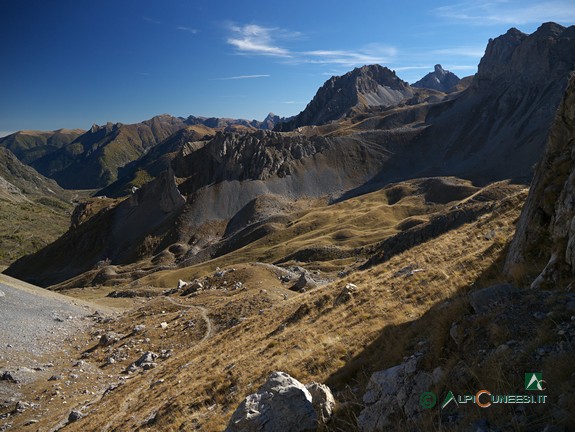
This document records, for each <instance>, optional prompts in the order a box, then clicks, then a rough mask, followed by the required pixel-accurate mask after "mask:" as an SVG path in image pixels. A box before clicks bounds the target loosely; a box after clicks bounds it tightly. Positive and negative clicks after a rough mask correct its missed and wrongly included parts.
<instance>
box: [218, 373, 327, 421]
mask: <svg viewBox="0 0 575 432" xmlns="http://www.w3.org/2000/svg"><path fill="white" fill-rule="evenodd" d="M317 428H318V416H317V414H316V411H315V409H314V406H313V403H312V395H311V394H310V392H309V390H308V389H306V387H305V386H304V385H303V384H302V383H300V382H299V381H297V380H296V379H294V378H292V377H291V376H289V375H288V374H287V373H285V372H273V373H272V374H271V375H270V377H269V378H268V380H267V381H266V382H265V383H264V385H263V386H262V387H260V389H259V390H258V391H257V392H256V393H253V394H251V395H249V396H248V397H246V398H245V400H244V401H243V402H242V403H241V404H240V405H239V406H238V408H237V409H236V411H235V412H234V413H233V415H232V418H231V419H230V422H229V424H228V427H227V428H226V432H252V431H253V432H256V431H258V432H312V431H316V430H317Z"/></svg>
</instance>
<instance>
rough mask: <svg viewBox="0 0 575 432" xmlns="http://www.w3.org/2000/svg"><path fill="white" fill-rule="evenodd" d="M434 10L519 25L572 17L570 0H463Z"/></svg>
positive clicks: (454, 17)
mask: <svg viewBox="0 0 575 432" xmlns="http://www.w3.org/2000/svg"><path fill="white" fill-rule="evenodd" d="M434 12H435V14H437V15H439V16H441V17H444V18H448V19H452V20H456V21H463V22H467V23H469V24H472V25H492V24H506V25H522V24H530V23H531V24H532V23H542V22H546V21H556V22H560V23H568V24H571V23H573V22H574V21H575V7H574V6H573V2H572V1H565V0H549V1H538V2H536V3H531V4H526V2H525V1H519V0H513V1H509V0H482V1H466V2H463V3H458V4H454V5H449V6H442V7H438V8H436V9H434Z"/></svg>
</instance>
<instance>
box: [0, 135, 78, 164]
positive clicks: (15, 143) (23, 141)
mask: <svg viewBox="0 0 575 432" xmlns="http://www.w3.org/2000/svg"><path fill="white" fill-rule="evenodd" d="M84 132H86V131H84V130H82V129H58V130H55V131H53V132H41V131H19V132H15V133H13V134H11V135H7V136H5V137H3V138H0V147H4V148H7V149H8V150H10V151H11V152H12V153H14V155H16V157H17V158H18V159H20V161H22V162H23V163H25V164H28V165H29V164H31V163H33V162H35V161H36V160H37V159H39V158H41V157H42V156H45V155H47V154H50V153H53V152H55V151H56V150H58V149H60V148H62V147H64V146H65V145H67V144H69V143H71V142H72V141H74V140H75V139H76V138H78V137H79V136H80V135H82V134H83V133H84Z"/></svg>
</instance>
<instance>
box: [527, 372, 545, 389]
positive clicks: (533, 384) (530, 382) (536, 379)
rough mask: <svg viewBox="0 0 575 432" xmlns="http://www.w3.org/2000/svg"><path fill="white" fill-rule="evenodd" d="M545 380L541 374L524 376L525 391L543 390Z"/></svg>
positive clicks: (529, 373) (533, 373)
mask: <svg viewBox="0 0 575 432" xmlns="http://www.w3.org/2000/svg"><path fill="white" fill-rule="evenodd" d="M543 383H545V380H544V379H543V373H542V372H528V373H526V374H525V390H539V391H542V390H545V387H543Z"/></svg>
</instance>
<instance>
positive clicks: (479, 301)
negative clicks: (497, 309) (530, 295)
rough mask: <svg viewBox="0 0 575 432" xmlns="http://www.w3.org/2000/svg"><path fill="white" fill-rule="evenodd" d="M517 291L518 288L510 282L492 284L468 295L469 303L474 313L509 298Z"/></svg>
mask: <svg viewBox="0 0 575 432" xmlns="http://www.w3.org/2000/svg"><path fill="white" fill-rule="evenodd" d="M518 291H519V289H517V288H516V287H514V286H513V285H511V284H499V285H492V286H490V287H487V288H483V289H480V290H478V291H474V292H472V293H471V294H470V295H469V303H470V304H471V307H472V308H473V310H474V311H475V313H482V312H486V311H487V310H488V309H489V307H490V306H492V305H493V304H495V303H498V302H500V301H502V300H506V299H508V298H510V297H511V296H513V294H515V293H517V292H518Z"/></svg>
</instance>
